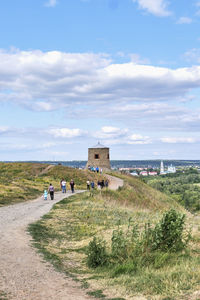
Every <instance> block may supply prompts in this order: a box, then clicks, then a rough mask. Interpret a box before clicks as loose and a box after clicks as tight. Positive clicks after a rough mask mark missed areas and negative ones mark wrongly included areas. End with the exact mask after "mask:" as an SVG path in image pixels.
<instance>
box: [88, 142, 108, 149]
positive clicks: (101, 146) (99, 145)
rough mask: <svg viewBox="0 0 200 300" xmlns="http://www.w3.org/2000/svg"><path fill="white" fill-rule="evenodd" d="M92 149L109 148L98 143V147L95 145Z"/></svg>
mask: <svg viewBox="0 0 200 300" xmlns="http://www.w3.org/2000/svg"><path fill="white" fill-rule="evenodd" d="M90 148H92V149H93V148H108V147H106V146H104V145H102V144H101V143H100V142H98V144H97V145H95V146H93V147H90Z"/></svg>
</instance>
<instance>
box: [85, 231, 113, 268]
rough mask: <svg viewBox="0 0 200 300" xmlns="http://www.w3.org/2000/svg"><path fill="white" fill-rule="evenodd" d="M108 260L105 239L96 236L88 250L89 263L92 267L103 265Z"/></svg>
mask: <svg viewBox="0 0 200 300" xmlns="http://www.w3.org/2000/svg"><path fill="white" fill-rule="evenodd" d="M107 262H108V254H107V252H106V246H105V241H103V240H101V239H98V238H96V237H94V238H93V240H92V241H91V242H90V243H89V246H88V251H87V265H88V267H90V268H97V267H99V266H103V265H105V264H106V263H107Z"/></svg>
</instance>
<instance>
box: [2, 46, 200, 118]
mask: <svg viewBox="0 0 200 300" xmlns="http://www.w3.org/2000/svg"><path fill="white" fill-rule="evenodd" d="M192 53H193V56H195V54H196V51H193V52H192ZM186 56H189V54H187V55H186ZM0 61H1V64H0V102H13V103H15V104H19V105H21V106H23V107H25V108H29V109H31V110H35V111H51V110H57V109H60V108H65V107H67V108H68V109H67V111H71V112H73V111H74V110H75V109H76V108H77V107H78V108H80V107H81V105H87V108H88V110H89V109H90V106H91V104H93V105H99V109H101V108H103V109H104V114H107V110H108V108H109V105H113V107H112V108H113V110H114V112H115V107H120V110H121V111H123V110H124V111H125V109H127V110H128V107H129V105H133V102H134V101H137V103H138V102H141V103H142V102H143V103H146V102H147V101H149V103H152V102H161V101H166V100H167V101H168V100H169V99H171V100H172V101H173V102H174V101H176V100H180V99H183V98H185V97H186V95H187V93H188V92H190V91H191V89H194V88H199V87H200V66H193V67H191V68H179V69H169V68H164V67H163V68H161V67H155V66H151V65H141V64H139V65H138V64H136V63H132V62H129V63H122V64H114V63H112V62H111V60H110V58H109V57H108V56H106V55H105V54H93V53H74V54H73V53H63V52H59V51H51V52H41V51H19V50H18V51H15V52H13V51H12V52H5V51H0ZM13 66H14V67H13ZM88 66H89V67H88ZM120 104H121V105H120ZM140 105H143V104H140ZM69 107H70V109H69ZM105 107H106V110H105ZM153 109H154V108H153V105H152V109H151V107H150V111H152V110H153ZM154 110H155V109H154ZM85 114H87V112H86V111H85V112H84V114H83V116H84V115H85Z"/></svg>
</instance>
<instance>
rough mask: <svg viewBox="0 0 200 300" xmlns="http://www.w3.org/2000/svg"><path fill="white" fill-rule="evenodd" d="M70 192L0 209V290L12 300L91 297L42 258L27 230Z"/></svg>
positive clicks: (63, 299)
mask: <svg viewBox="0 0 200 300" xmlns="http://www.w3.org/2000/svg"><path fill="white" fill-rule="evenodd" d="M79 192H81V191H79ZM70 195H71V193H70V192H67V193H66V194H62V193H56V194H55V200H54V201H51V200H47V201H44V200H43V198H41V197H39V198H37V199H36V200H33V201H29V202H25V203H20V204H16V205H12V206H7V207H1V208H0V291H3V292H5V293H6V294H7V295H8V299H9V300H47V299H48V300H55V299H57V300H81V299H82V300H84V299H91V298H90V297H89V296H87V295H85V293H84V291H83V290H81V289H80V287H79V285H78V284H77V283H75V282H74V281H73V280H72V279H71V278H68V277H66V276H65V275H64V274H61V273H59V272H57V271H55V270H54V268H53V267H52V266H51V265H50V264H49V263H47V262H44V261H42V257H41V256H40V255H39V254H38V253H37V252H36V251H35V249H34V248H32V247H31V237H30V235H29V234H28V233H27V232H26V228H27V225H28V224H29V223H32V222H34V221H36V220H38V219H39V218H40V217H41V216H43V215H44V214H45V213H47V212H48V211H49V210H50V209H51V207H52V206H53V204H55V203H56V202H58V201H60V200H62V199H63V198H66V197H68V196H70Z"/></svg>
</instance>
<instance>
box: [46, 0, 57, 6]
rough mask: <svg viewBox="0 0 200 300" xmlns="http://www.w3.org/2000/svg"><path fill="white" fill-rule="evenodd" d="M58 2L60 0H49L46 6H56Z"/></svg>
mask: <svg viewBox="0 0 200 300" xmlns="http://www.w3.org/2000/svg"><path fill="white" fill-rule="evenodd" d="M57 4H58V0H48V2H46V3H45V6H47V7H55V6H56V5H57Z"/></svg>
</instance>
